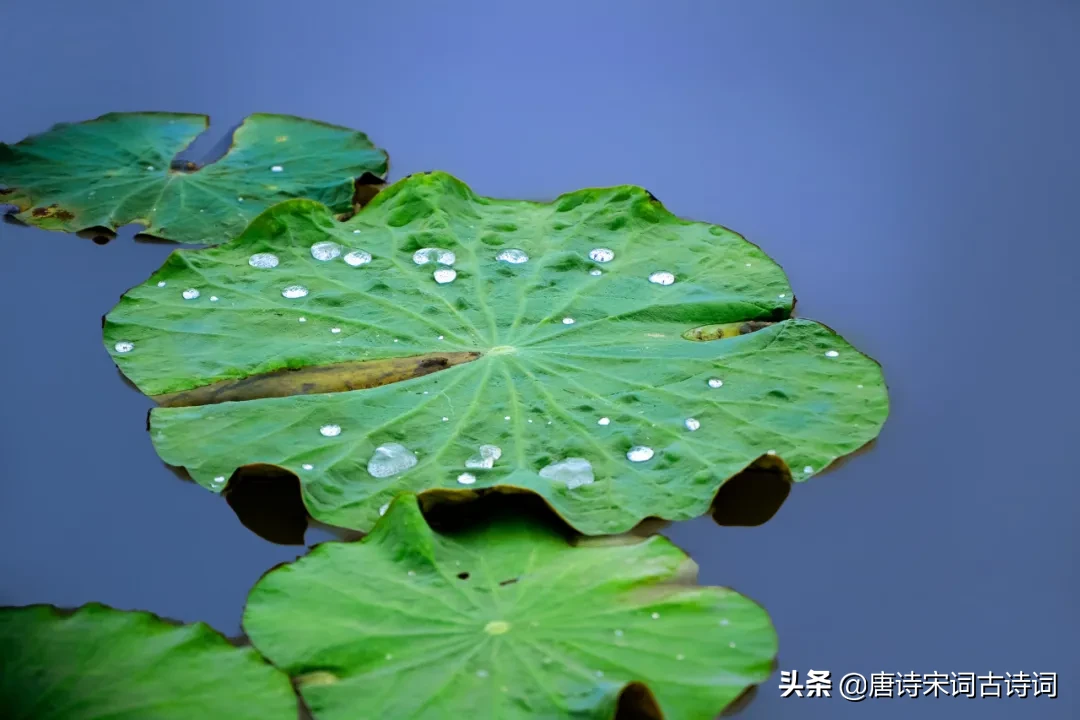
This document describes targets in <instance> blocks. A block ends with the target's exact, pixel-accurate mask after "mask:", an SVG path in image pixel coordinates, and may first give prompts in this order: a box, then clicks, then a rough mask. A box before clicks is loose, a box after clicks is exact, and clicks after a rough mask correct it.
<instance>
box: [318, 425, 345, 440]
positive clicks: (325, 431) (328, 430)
mask: <svg viewBox="0 0 1080 720" xmlns="http://www.w3.org/2000/svg"><path fill="white" fill-rule="evenodd" d="M319 434H321V435H322V436H323V437H337V436H338V435H340V434H341V426H340V425H323V426H322V427H321V428H319Z"/></svg>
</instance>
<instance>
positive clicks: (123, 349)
mask: <svg viewBox="0 0 1080 720" xmlns="http://www.w3.org/2000/svg"><path fill="white" fill-rule="evenodd" d="M113 347H115V348H116V352H118V353H127V352H131V351H132V350H134V349H135V343H133V342H128V341H127V340H121V341H120V342H118V343H116V345H114V346H113Z"/></svg>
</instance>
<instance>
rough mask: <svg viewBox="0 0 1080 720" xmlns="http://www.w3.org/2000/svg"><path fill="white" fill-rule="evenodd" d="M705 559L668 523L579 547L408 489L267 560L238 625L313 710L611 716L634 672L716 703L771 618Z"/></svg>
mask: <svg viewBox="0 0 1080 720" xmlns="http://www.w3.org/2000/svg"><path fill="white" fill-rule="evenodd" d="M694 572H695V566H694V564H693V562H692V561H690V559H689V558H687V557H686V555H684V554H683V552H682V551H680V550H679V549H678V548H677V547H675V546H674V545H672V544H671V543H670V542H668V541H667V540H666V539H664V538H662V537H659V536H654V537H652V538H649V539H647V540H645V541H643V542H639V543H635V544H621V545H597V546H579V547H575V546H574V545H573V544H572V543H571V542H569V541H568V540H567V539H566V537H565V536H564V535H562V534H560V533H559V532H558V531H557V530H556V529H553V528H552V527H550V526H548V525H546V524H544V523H542V522H539V521H537V520H535V519H527V520H526V519H523V518H522V517H521V516H510V517H505V518H495V519H493V520H489V521H488V522H487V523H483V524H476V525H473V526H472V527H470V529H468V530H467V531H465V532H459V533H454V534H439V533H436V532H433V531H432V530H431V528H429V527H428V525H427V523H426V522H425V521H424V518H423V516H422V515H421V514H420V510H419V507H418V505H417V501H416V498H415V496H411V495H403V496H401V497H400V498H399V499H397V500H395V502H394V503H393V505H392V507H391V509H390V510H389V512H387V514H386V516H385V517H384V518H382V519H381V520H380V521H379V523H378V524H377V525H376V527H375V530H374V531H373V532H372V534H371V535H369V536H367V537H366V538H364V539H363V540H362V541H360V542H358V543H327V544H324V545H320V546H318V547H317V548H315V549H314V550H313V551H312V552H311V553H310V554H309V555H307V556H305V557H302V558H300V559H299V560H297V561H296V562H294V563H292V564H289V565H285V566H282V567H280V568H278V569H276V570H273V571H271V572H270V573H268V574H267V575H266V576H264V577H263V579H262V580H260V581H259V583H258V584H256V586H255V587H254V589H253V590H252V591H251V595H250V596H249V598H248V605H247V609H246V610H245V613H244V629H245V631H246V632H247V633H248V636H249V637H250V638H251V641H252V643H253V644H254V645H255V647H256V648H258V650H259V651H260V652H261V653H263V654H264V655H265V656H266V657H267V658H269V659H270V660H271V661H272V662H273V663H274V664H275V665H277V666H278V667H280V668H282V669H284V670H285V671H286V672H288V673H289V674H290V675H292V676H293V677H294V679H295V680H296V681H297V682H298V684H299V687H300V692H301V694H302V695H303V697H304V701H305V702H306V703H307V705H308V706H309V707H310V708H311V710H312V712H313V714H314V715H315V717H316V718H317V720H346V719H348V720H363V719H366V720H381V719H382V718H413V719H414V720H424V719H428V718H430V719H431V720H443V719H444V718H472V719H473V720H489V719H490V720H515V719H517V718H520V719H521V720H529V719H530V718H551V719H554V718H578V719H580V720H586V719H588V718H596V720H610V719H611V718H612V717H614V715H615V708H616V707H617V704H618V701H619V696H620V694H622V693H623V691H624V690H626V689H627V688H628V687H630V688H631V689H632V690H636V691H638V692H635V693H634V694H635V695H636V696H638V698H639V699H640V700H639V701H641V702H644V703H645V705H646V706H649V705H652V706H653V707H654V708H655V707H656V706H659V710H660V711H661V712H662V713H663V715H662V717H666V718H679V719H680V720H706V719H708V720H712V718H714V717H716V715H717V714H718V713H719V712H720V711H721V710H723V708H724V707H725V706H727V705H728V704H729V703H731V702H732V701H733V700H734V699H735V698H736V697H738V696H739V694H740V693H742V692H743V691H744V690H745V689H746V688H748V687H749V686H751V685H755V684H757V683H760V682H761V681H763V680H765V679H766V678H767V677H768V676H769V674H770V672H771V671H772V662H773V658H774V657H775V655H776V634H775V632H774V630H773V628H772V625H771V623H770V622H769V617H768V615H767V614H766V613H765V611H764V610H763V609H762V608H761V607H759V606H758V605H756V604H755V603H754V602H752V601H750V600H748V599H747V598H745V597H743V596H742V595H739V594H738V593H736V592H734V591H732V590H728V589H726V588H719V587H699V586H694V585H689V584H687V580H689V579H691V578H692V576H693V574H694ZM642 686H644V687H646V688H648V689H649V690H650V691H651V693H652V698H649V697H648V696H647V695H646V694H643V693H641V692H640V690H641V689H642ZM654 703H655V704H654Z"/></svg>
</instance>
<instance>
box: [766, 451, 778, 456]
mask: <svg viewBox="0 0 1080 720" xmlns="http://www.w3.org/2000/svg"><path fill="white" fill-rule="evenodd" d="M765 454H766V455H775V454H776V451H775V450H770V451H768V452H767V453H765Z"/></svg>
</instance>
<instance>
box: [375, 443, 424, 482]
mask: <svg viewBox="0 0 1080 720" xmlns="http://www.w3.org/2000/svg"><path fill="white" fill-rule="evenodd" d="M414 465H416V455H414V454H413V452H412V451H411V450H409V448H407V447H405V446H404V445H399V444H398V443H386V444H385V445H380V446H379V447H377V448H375V453H374V454H373V455H372V456H371V459H370V460H368V464H367V471H368V472H369V473H370V474H371V476H372V477H377V478H384V477H390V476H391V475H397V474H399V473H403V472H405V471H406V470H408V469H409V468H411V467H413V466H414Z"/></svg>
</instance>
